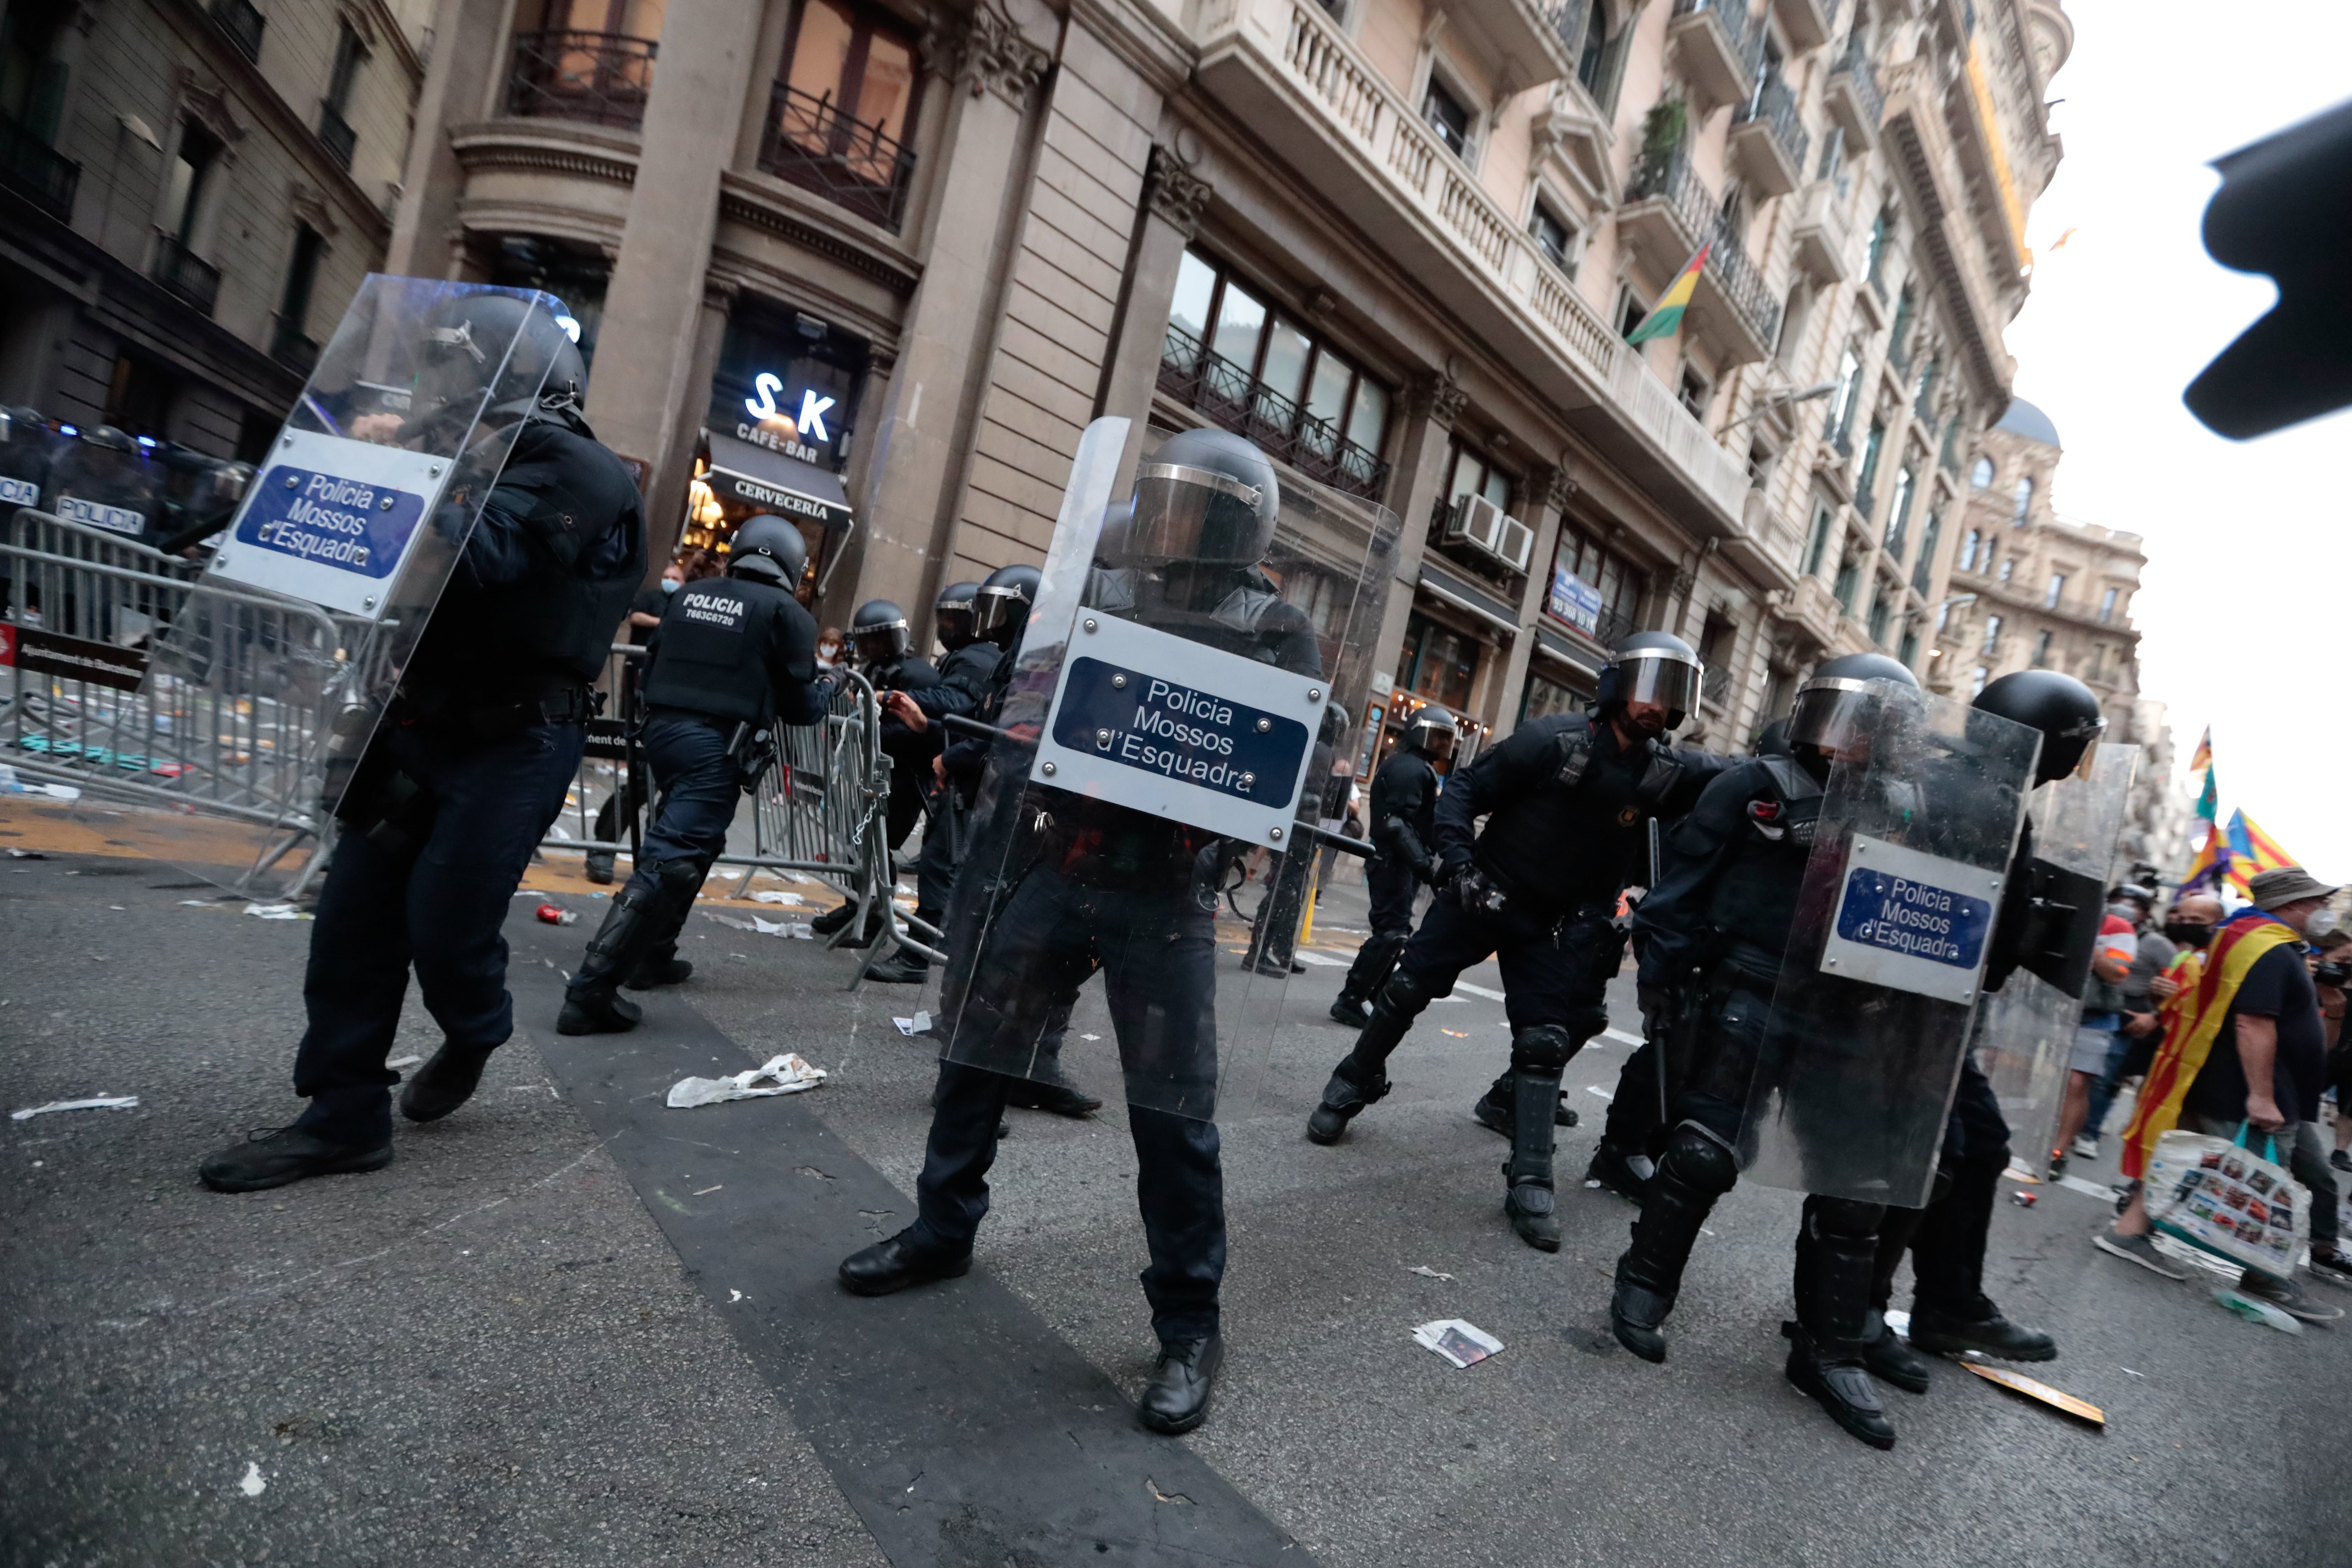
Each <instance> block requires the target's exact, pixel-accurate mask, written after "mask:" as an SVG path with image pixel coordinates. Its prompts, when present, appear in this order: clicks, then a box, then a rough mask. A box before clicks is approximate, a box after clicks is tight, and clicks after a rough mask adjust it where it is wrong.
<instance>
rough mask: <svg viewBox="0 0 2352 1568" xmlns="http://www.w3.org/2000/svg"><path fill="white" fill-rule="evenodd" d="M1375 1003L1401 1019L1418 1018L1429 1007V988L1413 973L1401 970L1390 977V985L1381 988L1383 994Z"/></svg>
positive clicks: (1408, 970)
mask: <svg viewBox="0 0 2352 1568" xmlns="http://www.w3.org/2000/svg"><path fill="white" fill-rule="evenodd" d="M1374 1001H1375V1005H1378V1006H1381V1007H1385V1008H1387V1009H1388V1010H1389V1011H1390V1012H1391V1013H1393V1014H1395V1015H1396V1016H1398V1017H1400V1018H1418V1017H1420V1016H1421V1014H1422V1009H1423V1008H1424V1007H1427V1006H1428V1005H1429V1004H1430V994H1429V992H1428V990H1427V988H1426V987H1424V986H1423V984H1421V982H1420V981H1419V980H1417V979H1415V978H1414V977H1413V973H1412V971H1411V970H1410V969H1400V970H1398V971H1397V972H1396V973H1394V974H1391V975H1390V976H1389V981H1388V984H1385V985H1383V986H1381V994H1380V995H1379V996H1378V997H1377V998H1375V999H1374Z"/></svg>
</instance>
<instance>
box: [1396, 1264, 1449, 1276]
mask: <svg viewBox="0 0 2352 1568" xmlns="http://www.w3.org/2000/svg"><path fill="white" fill-rule="evenodd" d="M1405 1272H1406V1273H1407V1274H1418V1275H1420V1276H1421V1277H1422V1278H1423V1279H1453V1278H1454V1276H1453V1275H1451V1274H1441V1273H1439V1272H1438V1271H1437V1270H1436V1269H1434V1268H1431V1267H1430V1266H1429V1265H1428V1264H1426V1263H1416V1264H1414V1265H1413V1266H1412V1268H1408V1269H1406V1270H1405Z"/></svg>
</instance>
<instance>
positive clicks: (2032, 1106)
mask: <svg viewBox="0 0 2352 1568" xmlns="http://www.w3.org/2000/svg"><path fill="white" fill-rule="evenodd" d="M2083 763H2084V765H2083V766H2082V767H2081V768H2079V769H2077V770H2076V771H2075V772H2074V773H2069V774H2067V775H2066V776H2065V777H2064V778H2062V779H2058V780H2055V781H2053V783H2050V784H2043V785H2042V787H2041V788H2039V789H2037V790H2035V791H2034V792H2033V797H2032V803H2031V804H2030V805H2029V807H2028V810H2027V820H2028V822H2029V824H2030V838H2031V844H2032V858H2031V859H2030V860H2029V861H2027V862H2026V864H2025V865H2024V866H2023V867H2021V870H2022V872H2023V874H2024V875H2025V876H2026V878H2027V879H2028V880H2029V886H2028V889H2027V894H2028V897H2027V899H2026V900H2024V901H2023V902H2022V903H2021V904H2020V905H2019V906H2018V916H2019V918H2020V919H2021V922H2022V929H2021V931H2019V932H2018V933H2017V934H2016V937H2015V938H2014V940H2012V941H2011V942H2008V943H2007V944H2006V945H2007V946H2008V947H2009V948H2011V950H2012V952H2011V956H2012V957H2013V958H2014V959H2015V962H2016V968H2015V969H2014V970H2013V971H2012V972H2011V973H2009V974H2008V975H2007V976H2006V977H2002V976H2000V975H1999V974H1998V973H1996V974H1995V975H1994V976H1992V977H1990V980H1989V985H1990V989H1988V990H1987V991H1986V993H1985V999H1984V1005H1983V1006H1982V1007H1981V1008H1979V1010H1978V1013H1977V1024H1976V1036H1975V1040H1974V1043H1973V1046H1972V1048H1973V1049H1974V1050H1975V1052H1976V1057H1977V1066H1978V1068H1979V1069H1981V1070H1982V1071H1983V1073H1984V1075H1985V1077H1986V1078H1988V1079H1990V1080H1991V1081H1992V1088H1993V1093H1994V1094H1995V1095H1997V1096H1999V1097H2000V1110H2001V1115H2002V1116H2003V1117H2004V1118H2006V1119H2007V1121H2008V1122H2009V1124H2010V1127H2011V1130H2012V1131H2013V1132H2014V1133H2015V1135H2016V1137H2017V1140H2018V1143H2017V1146H2018V1147H2019V1148H2021V1149H2024V1150H2027V1151H2030V1152H2039V1151H2041V1150H2045V1149H2048V1148H2050V1147H2052V1145H2053V1143H2054V1142H2055V1141H2056V1139H2057V1136H2058V1112H2059V1110H2060V1106H2061V1102H2062V1100H2063V1098H2064V1091H2065V1088H2066V1064H2067V1059H2068V1058H2069V1057H2070V1056H2071V1055H2072V1054H2073V1051H2074V1036H2075V1033H2076V1031H2077V1029H2078V1028H2079V1027H2080V1026H2081V1023H2082V1017H2083V992H2084V983H2085V982H2087V981H2088V980H2089V979H2090V976H2091V957H2092V950H2093V948H2094V947H2095V944H2096V942H2097V940H2098V934H2099V924H2100V920H2101V917H2102V916H2104V915H2105V913H2106V903H2107V876H2108V871H2109V869H2110V868H2111V867H2112V866H2113V865H2114V862H2115V852H2116V837H2117V836H2118V835H2120V834H2121V833H2122V832H2123V826H2124V810H2125V807H2126V805H2128V804H2129V797H2130V795H2131V785H2132V774H2133V773H2134V772H2135V771H2136V769H2137V766H2138V763H2139V748H2138V747H2137V746H2131V745H2122V744H2117V743H2116V742H2108V743H2107V744H2105V745H2101V746H2095V747H2093V748H2091V750H2090V751H2089V752H2086V753H2085V754H2084V759H2083Z"/></svg>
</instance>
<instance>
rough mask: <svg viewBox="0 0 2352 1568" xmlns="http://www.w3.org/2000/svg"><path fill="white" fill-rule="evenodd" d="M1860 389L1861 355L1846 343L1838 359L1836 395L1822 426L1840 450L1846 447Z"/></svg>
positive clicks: (1858, 401) (1851, 431) (1826, 434)
mask: <svg viewBox="0 0 2352 1568" xmlns="http://www.w3.org/2000/svg"><path fill="white" fill-rule="evenodd" d="M1861 391H1862V355H1861V353H1860V352H1859V351H1858V350H1856V349H1855V347H1854V345H1853V344H1852V343H1848V344H1846V346H1845V353H1844V355H1843V357H1842V358H1840V359H1839V361H1838V389H1837V395H1836V396H1835V397H1834V398H1833V399H1832V401H1831V403H1830V417H1829V423H1828V424H1826V425H1824V426H1822V435H1824V436H1826V437H1829V438H1830V439H1831V440H1832V441H1834V442H1836V443H1837V445H1838V449H1839V450H1840V451H1843V450H1845V449H1846V440H1847V437H1849V436H1850V435H1851V434H1852V433H1853V411H1854V405H1856V404H1858V403H1860V402H1861V401H1862V399H1861V397H1860V393H1861Z"/></svg>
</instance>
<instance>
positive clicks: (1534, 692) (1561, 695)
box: [1519, 670, 1592, 724]
mask: <svg viewBox="0 0 2352 1568" xmlns="http://www.w3.org/2000/svg"><path fill="white" fill-rule="evenodd" d="M1591 700H1592V694H1591V692H1588V691H1579V690H1578V689H1576V688H1574V687H1572V686H1563V685H1561V684H1560V683H1559V681H1557V680H1553V679H1550V678H1549V677H1548V676H1541V675H1538V674H1537V673H1536V672H1535V671H1534V670H1529V671H1528V687H1527V690H1526V691H1524V692H1522V693H1521V694H1520V697H1519V722H1520V723H1522V724H1524V723H1526V722H1527V721H1529V720H1530V719H1549V718H1550V717H1551V716H1552V715H1553V714H1555V713H1574V712H1577V711H1580V710H1581V709H1582V708H1583V707H1584V705H1585V704H1586V703H1588V702H1590V701H1591Z"/></svg>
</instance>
